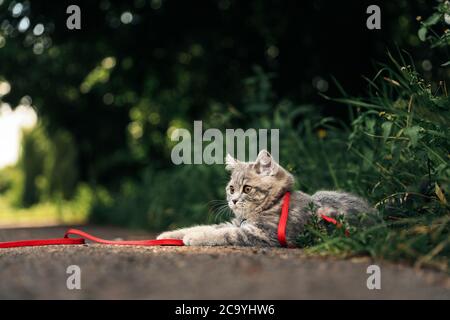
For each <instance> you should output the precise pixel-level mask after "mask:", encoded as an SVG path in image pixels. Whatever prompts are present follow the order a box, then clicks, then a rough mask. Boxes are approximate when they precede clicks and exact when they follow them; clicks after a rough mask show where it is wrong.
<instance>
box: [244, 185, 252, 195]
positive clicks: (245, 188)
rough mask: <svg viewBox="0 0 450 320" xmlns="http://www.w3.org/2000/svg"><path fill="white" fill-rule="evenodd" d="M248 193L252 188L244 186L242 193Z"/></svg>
mask: <svg viewBox="0 0 450 320" xmlns="http://www.w3.org/2000/svg"><path fill="white" fill-rule="evenodd" d="M250 191H252V187H250V186H244V193H249V192H250Z"/></svg>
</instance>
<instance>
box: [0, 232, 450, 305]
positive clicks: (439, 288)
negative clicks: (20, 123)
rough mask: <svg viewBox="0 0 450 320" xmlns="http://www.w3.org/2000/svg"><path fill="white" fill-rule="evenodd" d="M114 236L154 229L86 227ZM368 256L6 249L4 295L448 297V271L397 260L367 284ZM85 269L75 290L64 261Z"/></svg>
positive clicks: (0, 260) (0, 276)
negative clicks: (376, 286) (374, 283)
mask: <svg viewBox="0 0 450 320" xmlns="http://www.w3.org/2000/svg"><path fill="white" fill-rule="evenodd" d="M65 229H66V228H62V227H55V228H28V229H4V230H0V241H11V240H17V239H25V238H51V237H61V236H62V235H63V234H64V231H65ZM82 229H83V230H85V231H87V232H92V233H93V234H95V235H96V236H99V237H104V238H108V239H113V238H116V237H122V238H124V239H130V238H132V239H145V238H146V239H151V238H154V235H151V234H150V235H149V234H146V233H143V232H130V231H128V230H123V229H117V228H102V227H83V228H82ZM373 263H376V262H372V261H371V260H369V259H367V258H357V259H356V258H355V259H350V260H338V259H333V258H319V257H318V258H311V257H306V256H305V255H304V254H303V252H302V250H300V249H256V248H237V247H216V248H213V247H198V248H195V247H123V246H122V247H119V246H105V245H96V244H90V245H79V246H47V247H27V248H14V249H0V299H351V298H354V299H450V277H449V276H448V275H446V274H445V273H440V272H435V271H431V270H414V269H412V268H410V267H407V266H402V265H394V264H391V263H376V264H378V265H380V267H381V289H380V290H368V289H367V286H366V280H367V277H368V276H369V275H368V274H367V273H366V269H367V267H368V266H369V265H370V264H373ZM70 265H78V266H79V267H80V268H81V289H80V290H69V289H67V286H66V280H67V277H68V276H69V275H68V274H67V273H66V268H67V267H68V266H70Z"/></svg>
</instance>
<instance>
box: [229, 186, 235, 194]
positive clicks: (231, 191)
mask: <svg viewBox="0 0 450 320" xmlns="http://www.w3.org/2000/svg"><path fill="white" fill-rule="evenodd" d="M230 193H231V194H233V193H234V187H233V186H230Z"/></svg>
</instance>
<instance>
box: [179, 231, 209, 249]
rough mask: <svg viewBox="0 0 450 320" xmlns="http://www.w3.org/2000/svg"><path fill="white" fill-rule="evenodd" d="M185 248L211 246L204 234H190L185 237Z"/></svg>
mask: <svg viewBox="0 0 450 320" xmlns="http://www.w3.org/2000/svg"><path fill="white" fill-rule="evenodd" d="M183 243H184V245H185V246H211V245H213V244H211V243H210V242H209V241H208V240H207V238H206V237H205V235H204V233H188V234H187V235H185V236H184V237H183Z"/></svg>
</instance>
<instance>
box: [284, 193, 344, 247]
mask: <svg viewBox="0 0 450 320" xmlns="http://www.w3.org/2000/svg"><path fill="white" fill-rule="evenodd" d="M290 200H291V193H290V192H289V191H288V192H286V193H285V195H284V197H283V203H282V205H281V215H280V222H278V242H279V243H280V245H281V246H282V247H288V248H294V247H295V246H294V245H291V244H289V245H288V244H287V242H286V225H287V220H288V216H289V201H290ZM320 217H321V218H322V219H323V220H324V221H326V222H328V223H331V224H334V225H335V226H336V228H341V227H342V223H340V222H338V221H337V220H336V219H333V218H332V217H329V216H327V215H324V214H321V215H320ZM345 235H346V236H347V237H348V236H349V235H350V233H349V232H348V230H345Z"/></svg>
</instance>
